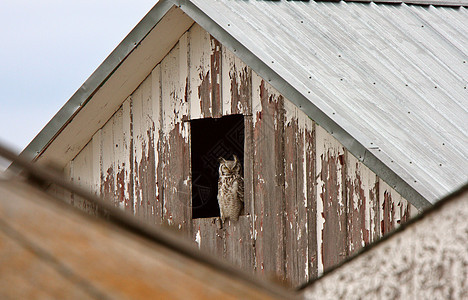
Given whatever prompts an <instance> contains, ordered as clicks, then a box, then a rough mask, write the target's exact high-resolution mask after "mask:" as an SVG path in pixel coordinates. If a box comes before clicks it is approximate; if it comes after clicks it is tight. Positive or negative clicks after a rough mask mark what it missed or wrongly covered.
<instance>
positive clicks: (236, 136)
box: [190, 115, 244, 219]
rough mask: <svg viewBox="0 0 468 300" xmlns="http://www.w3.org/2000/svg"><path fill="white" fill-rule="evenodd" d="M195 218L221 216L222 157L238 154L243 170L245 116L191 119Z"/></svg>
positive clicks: (228, 157)
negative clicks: (219, 202)
mask: <svg viewBox="0 0 468 300" xmlns="http://www.w3.org/2000/svg"><path fill="white" fill-rule="evenodd" d="M190 123H191V135H192V139H191V154H192V155H191V156H192V218H194V219H197V218H209V217H219V206H218V199H217V194H218V177H219V176H218V168H219V158H220V157H223V158H225V159H228V160H231V159H233V155H236V156H237V157H238V158H239V160H240V161H241V164H242V170H243V169H244V168H243V167H244V116H243V115H231V116H225V117H222V118H218V119H214V118H206V119H198V120H192V121H190Z"/></svg>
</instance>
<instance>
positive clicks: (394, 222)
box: [379, 179, 414, 236]
mask: <svg viewBox="0 0 468 300" xmlns="http://www.w3.org/2000/svg"><path fill="white" fill-rule="evenodd" d="M379 193H380V195H379V199H380V233H381V236H384V235H385V234H387V233H389V232H391V231H392V230H394V229H396V228H398V227H399V226H400V225H401V224H403V223H405V222H406V221H408V220H409V219H410V218H411V216H412V212H413V213H414V209H412V207H411V206H412V205H411V204H410V203H409V202H408V201H407V200H406V199H404V198H403V197H402V196H401V195H400V194H399V193H398V192H397V191H395V190H394V189H393V188H392V187H391V186H389V185H388V184H387V183H386V182H384V181H383V180H382V179H380V182H379Z"/></svg>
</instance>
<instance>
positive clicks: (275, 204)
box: [252, 76, 285, 280]
mask: <svg viewBox="0 0 468 300" xmlns="http://www.w3.org/2000/svg"><path fill="white" fill-rule="evenodd" d="M252 86H253V89H254V91H253V93H252V107H253V111H252V113H253V115H254V122H253V134H254V141H255V143H254V156H255V158H256V159H255V161H254V174H255V175H256V176H255V178H254V191H255V202H254V203H255V207H254V212H255V216H254V218H255V237H256V244H255V253H256V269H257V272H258V273H260V274H263V275H264V276H267V277H270V278H276V279H278V280H284V275H285V260H284V258H285V249H284V226H285V224H284V166H283V155H284V141H283V130H284V127H283V123H284V99H283V97H282V96H281V95H280V94H278V93H276V92H275V90H274V89H272V88H271V86H270V85H269V84H268V83H266V82H265V81H264V80H263V79H261V78H260V77H258V76H253V78H252Z"/></svg>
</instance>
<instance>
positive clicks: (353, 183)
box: [346, 152, 380, 255]
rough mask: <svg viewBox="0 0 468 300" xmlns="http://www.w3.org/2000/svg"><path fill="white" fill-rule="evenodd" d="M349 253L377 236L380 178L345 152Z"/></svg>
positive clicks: (352, 252)
mask: <svg viewBox="0 0 468 300" xmlns="http://www.w3.org/2000/svg"><path fill="white" fill-rule="evenodd" d="M346 201H347V219H348V224H347V226H348V228H347V231H348V255H352V254H354V253H356V252H357V251H358V250H360V249H361V248H362V247H364V246H366V245H368V244H369V243H371V242H373V241H375V240H376V239H377V238H378V237H379V236H380V235H379V180H378V178H377V176H376V175H375V174H374V173H373V172H372V171H371V170H369V168H367V167H366V166H365V165H364V164H362V163H361V162H360V161H359V160H358V159H357V158H355V157H354V156H353V155H352V154H350V153H349V152H346Z"/></svg>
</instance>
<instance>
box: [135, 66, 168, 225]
mask: <svg viewBox="0 0 468 300" xmlns="http://www.w3.org/2000/svg"><path fill="white" fill-rule="evenodd" d="M152 87H153V86H152V77H151V75H150V76H148V77H147V78H146V79H145V80H144V81H143V82H142V83H141V85H140V86H139V87H138V89H137V90H136V91H135V92H134V93H133V94H132V120H131V121H132V130H133V142H132V144H133V145H132V146H133V157H132V160H133V170H134V171H133V187H134V188H133V193H134V210H135V211H134V213H135V215H136V216H138V217H140V218H142V219H145V220H149V221H150V222H155V223H160V220H161V211H162V207H161V205H160V202H158V201H156V174H155V172H156V167H155V143H154V134H155V133H154V132H155V124H154V120H153V99H152V95H153V92H152Z"/></svg>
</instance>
